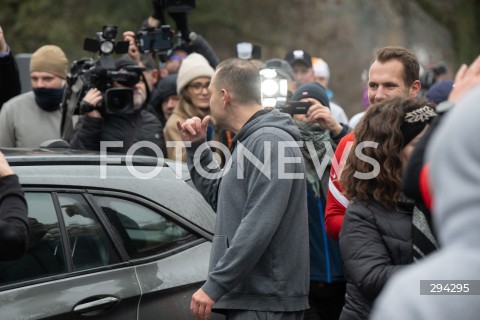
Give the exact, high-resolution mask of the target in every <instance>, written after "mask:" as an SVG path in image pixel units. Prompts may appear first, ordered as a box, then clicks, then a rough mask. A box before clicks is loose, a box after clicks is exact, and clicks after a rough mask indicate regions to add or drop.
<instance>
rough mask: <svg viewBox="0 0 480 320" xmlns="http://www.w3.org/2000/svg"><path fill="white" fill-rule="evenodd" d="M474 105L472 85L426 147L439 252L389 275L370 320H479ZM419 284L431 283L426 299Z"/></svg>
mask: <svg viewBox="0 0 480 320" xmlns="http://www.w3.org/2000/svg"><path fill="white" fill-rule="evenodd" d="M479 101H480V86H477V87H476V88H475V89H473V90H472V91H471V92H469V93H468V94H467V95H465V97H463V98H462V99H461V100H460V101H459V102H458V104H457V105H456V106H455V107H454V108H453V109H452V110H451V111H449V114H447V115H445V119H443V120H442V123H441V124H440V125H439V127H438V129H437V131H435V132H434V134H433V136H432V138H431V141H430V142H429V145H428V148H427V159H428V161H429V162H430V178H431V185H432V189H433V199H434V202H433V214H432V218H433V222H434V224H435V227H436V230H437V235H438V239H439V242H440V249H439V250H438V251H437V252H435V253H433V254H431V255H430V256H428V257H426V258H425V259H422V260H420V262H419V263H417V264H414V265H411V266H409V267H406V268H405V269H404V270H402V271H400V272H399V273H398V274H396V275H395V276H394V277H392V279H391V281H390V282H389V283H387V287H386V288H385V291H384V292H383V294H382V295H381V296H380V297H379V299H378V300H377V303H376V304H375V306H374V310H373V314H372V318H371V319H374V320H383V319H390V320H396V319H399V320H400V319H402V320H403V319H409V320H420V319H436V320H447V319H448V320H450V319H479V318H480V296H479V295H478V294H479V293H480V145H479V144H478V142H475V139H477V138H478V137H479V136H480V126H479V125H478V120H479V119H480V108H479ZM421 280H429V281H430V283H424V287H423V290H425V292H426V293H429V294H431V295H420V281H421ZM440 280H442V282H440ZM475 280H476V281H477V282H475ZM439 284H442V286H441V287H440V286H439ZM465 285H466V286H465ZM452 291H453V292H452ZM475 292H476V295H475V294H474V293H475Z"/></svg>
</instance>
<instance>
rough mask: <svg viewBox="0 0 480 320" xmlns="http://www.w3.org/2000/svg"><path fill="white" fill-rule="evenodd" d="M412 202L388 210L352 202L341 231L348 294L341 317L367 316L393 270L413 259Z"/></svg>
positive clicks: (358, 317)
mask: <svg viewBox="0 0 480 320" xmlns="http://www.w3.org/2000/svg"><path fill="white" fill-rule="evenodd" d="M412 212H413V205H408V204H405V203H402V204H399V205H398V206H397V208H395V209H387V208H385V207H383V206H382V205H380V204H379V203H376V202H373V201H372V202H369V203H368V204H367V205H365V204H363V203H360V202H353V203H350V205H349V206H348V208H347V211H346V213H345V218H344V221H343V226H342V230H341V231H340V250H341V253H342V258H343V262H344V267H345V278H346V281H347V294H346V296H345V306H344V307H343V311H342V315H341V317H340V319H341V320H346V319H368V316H369V313H370V310H371V308H372V304H373V301H374V300H375V298H376V297H377V296H378V294H379V293H380V291H381V290H382V288H383V286H384V285H385V283H386V281H387V280H388V279H389V278H390V276H391V275H392V273H394V272H396V271H398V270H399V269H400V268H402V266H404V265H406V264H409V263H411V262H412V261H413V257H412V254H413V253H412Z"/></svg>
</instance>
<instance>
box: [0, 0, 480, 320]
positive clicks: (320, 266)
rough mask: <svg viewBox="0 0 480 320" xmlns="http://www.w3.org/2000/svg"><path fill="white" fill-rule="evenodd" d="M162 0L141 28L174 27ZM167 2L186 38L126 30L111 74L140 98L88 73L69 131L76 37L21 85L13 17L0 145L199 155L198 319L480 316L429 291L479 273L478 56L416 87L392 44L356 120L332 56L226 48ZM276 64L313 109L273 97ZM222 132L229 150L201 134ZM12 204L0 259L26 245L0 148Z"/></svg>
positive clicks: (291, 95) (38, 54)
mask: <svg viewBox="0 0 480 320" xmlns="http://www.w3.org/2000/svg"><path fill="white" fill-rule="evenodd" d="M161 11H162V9H161V8H159V7H154V13H153V14H152V16H150V17H149V18H148V19H146V21H145V22H144V26H146V27H158V26H159V25H161V24H162V23H163V22H162V19H164V13H163V12H161ZM172 18H173V19H174V20H175V22H176V25H177V29H178V30H179V31H181V37H182V40H183V42H182V44H181V45H177V46H174V47H173V48H171V49H170V50H169V51H168V54H167V56H166V59H165V61H164V63H163V64H162V65H161V66H160V65H157V63H156V59H154V57H152V56H151V55H149V54H146V53H142V52H141V50H140V48H139V47H138V46H137V42H136V41H135V33H134V32H131V31H127V32H125V33H124V34H123V37H124V40H125V41H127V42H128V44H129V47H128V53H127V54H125V55H124V56H122V57H120V58H117V59H116V60H115V61H114V64H113V70H114V71H116V72H119V73H122V72H123V73H125V74H133V75H137V77H133V78H132V79H133V80H131V79H130V80H125V79H114V81H113V82H112V88H111V89H109V90H113V91H111V92H112V95H113V97H115V96H114V95H115V94H122V95H121V97H125V99H127V98H128V99H131V103H130V105H129V104H126V105H127V106H128V109H126V110H127V111H123V112H113V111H112V110H110V109H109V108H112V107H109V104H110V103H114V102H112V101H111V100H115V99H114V98H112V96H110V95H109V94H106V92H105V90H103V89H102V88H98V87H91V88H88V90H85V94H84V95H82V96H81V97H79V100H78V103H77V105H76V106H75V109H76V110H80V112H79V114H78V115H76V117H75V118H74V117H72V119H69V121H72V125H73V129H72V131H71V133H70V134H69V135H67V136H66V135H65V132H62V129H63V126H62V122H64V121H65V119H64V117H65V112H64V110H62V108H63V107H64V106H63V107H62V99H63V98H64V96H65V90H66V86H67V81H66V80H67V74H68V71H69V70H68V59H67V57H66V55H65V53H64V52H63V50H62V49H61V48H60V47H59V46H57V45H52V44H47V45H44V46H42V47H40V48H38V50H36V51H35V52H34V53H33V54H32V57H31V61H30V79H31V84H32V89H33V90H32V91H30V92H26V93H23V94H20V81H19V76H18V68H17V65H16V63H15V59H14V58H13V53H12V51H11V49H10V47H9V46H8V43H7V42H6V39H5V37H4V35H3V31H2V29H1V28H0V85H1V86H2V91H1V95H0V99H1V100H0V107H1V109H0V147H11V148H38V147H39V146H40V145H41V144H42V143H43V142H45V141H49V140H54V139H62V138H63V139H66V140H68V143H69V144H70V146H71V148H72V149H79V150H94V151H100V150H102V142H120V143H116V144H114V145H112V148H110V149H109V151H110V152H118V153H123V154H125V153H127V152H128V150H129V149H130V148H131V147H132V146H134V145H135V144H136V143H139V142H143V143H144V144H143V145H142V146H143V147H142V148H139V149H138V150H137V152H138V153H140V154H143V155H149V156H154V157H165V158H169V159H172V160H176V161H181V162H186V163H187V165H188V168H189V171H190V175H191V177H192V180H193V182H194V184H195V186H196V188H197V189H198V191H199V192H200V193H201V194H202V195H203V196H204V198H205V199H206V201H207V202H208V203H209V204H210V205H211V206H212V208H213V209H214V210H215V211H216V213H217V220H216V226H215V236H214V240H213V244H212V252H211V262H210V269H209V273H208V277H207V281H206V282H205V283H204V284H203V285H202V287H201V288H200V289H199V290H198V291H197V292H196V293H195V294H194V295H193V296H192V300H191V306H190V309H191V311H192V315H193V317H194V318H195V319H210V316H211V313H212V312H219V313H223V314H225V315H226V316H227V319H229V320H231V319H315V320H319V319H322V320H325V319H328V320H330V319H331V320H333V319H342V320H348V319H368V318H369V317H370V316H372V317H373V318H374V319H433V318H435V319H452V318H456V317H457V316H458V315H459V314H465V317H464V318H465V319H473V318H475V315H476V314H477V313H478V311H480V310H478V308H479V307H478V303H476V300H475V299H474V298H473V297H464V296H455V298H452V297H448V298H447V297H445V296H429V297H426V298H425V299H421V298H419V297H418V295H419V286H420V280H426V279H436V280H454V279H463V280H480V277H479V275H478V273H477V272H476V270H477V268H478V267H479V266H480V262H479V261H478V256H479V255H478V252H477V245H476V241H475V240H476V239H477V237H478V236H477V234H479V233H478V229H476V222H477V220H478V219H477V218H476V217H475V216H474V214H475V212H476V211H478V208H479V206H478V205H477V202H478V197H477V192H478V186H479V183H478V182H479V181H478V180H479V179H480V178H479V176H478V172H479V170H478V168H477V167H478V165H479V163H480V153H479V148H477V147H475V145H474V144H472V143H470V140H471V137H474V136H475V132H477V131H478V128H477V126H476V123H475V122H476V118H475V117H474V115H475V114H478V108H477V107H476V102H477V101H478V100H476V99H480V96H479V94H480V58H478V59H476V60H475V61H474V62H473V63H472V64H471V65H470V66H467V65H463V66H462V67H461V68H460V69H459V71H458V72H457V74H456V76H455V79H454V80H444V81H438V82H437V83H436V84H434V85H433V86H431V87H430V88H429V90H428V92H427V93H426V96H425V97H424V98H420V97H419V96H418V95H419V92H420V90H421V89H422V88H421V86H422V85H421V81H420V65H419V62H418V59H417V57H416V56H415V54H414V53H413V52H412V51H410V50H409V49H407V48H403V47H399V46H386V47H382V48H379V49H378V50H377V51H376V52H375V54H374V55H373V57H372V61H371V64H370V66H369V70H368V80H367V86H366V91H365V94H366V97H367V98H368V108H367V109H366V111H365V112H363V113H361V114H359V115H358V116H355V121H354V125H352V122H351V121H350V122H349V119H348V117H347V116H346V113H345V111H344V110H343V108H342V107H341V106H339V105H338V104H337V103H336V102H335V101H334V100H333V98H334V95H333V92H332V90H331V89H329V87H328V84H329V79H330V68H329V66H328V64H327V62H326V61H325V60H324V59H322V58H320V57H314V56H311V55H310V54H309V53H308V52H307V51H305V50H302V49H295V50H291V51H289V52H287V53H286V54H285V56H284V57H283V59H282V58H273V59H270V60H267V61H265V62H262V61H259V60H257V59H255V60H254V59H251V58H248V59H245V58H240V57H237V58H230V59H226V60H223V61H220V59H219V58H218V57H217V55H216V54H215V52H214V50H213V49H212V47H211V46H210V45H209V44H208V42H207V41H206V40H205V39H204V38H203V37H202V36H201V35H198V34H196V33H195V32H192V31H190V29H189V27H188V24H187V19H186V13H174V14H172ZM251 56H253V55H250V57H251ZM265 68H268V69H274V70H276V72H277V74H278V75H279V77H280V78H282V79H283V80H286V81H287V85H288V96H287V97H288V101H294V102H304V103H307V104H308V105H309V107H308V109H307V110H305V111H304V112H300V113H293V114H288V113H285V112H282V111H281V108H276V107H274V108H265V107H264V106H263V105H262V94H261V90H260V88H261V77H260V70H261V69H265ZM359 100H360V99H359ZM128 101H130V100H128ZM212 141H215V142H221V143H223V144H224V145H225V146H226V147H227V150H229V156H226V155H225V154H222V155H220V158H219V157H217V155H216V152H217V151H218V148H215V147H207V148H203V146H204V144H205V143H207V144H208V142H212ZM199 150H201V151H202V152H197V151H199ZM293 159H296V160H293ZM198 166H201V167H202V168H203V169H204V170H203V171H199V170H198ZM226 169H228V170H226ZM205 172H206V173H207V174H205ZM453 213H455V218H454V219H452V218H453ZM0 219H1V221H0V228H1V229H2V230H10V231H5V232H3V231H2V232H0V247H1V248H2V250H1V259H2V260H3V259H16V258H18V257H19V256H21V255H22V254H23V252H24V251H25V250H26V244H27V243H28V220H27V208H26V204H25V199H24V198H23V194H22V191H21V186H20V185H19V183H18V178H17V177H16V175H15V174H14V172H13V171H12V170H11V168H10V167H9V165H8V163H7V161H6V160H5V158H4V157H3V155H2V154H1V153H0ZM448 299H451V300H448Z"/></svg>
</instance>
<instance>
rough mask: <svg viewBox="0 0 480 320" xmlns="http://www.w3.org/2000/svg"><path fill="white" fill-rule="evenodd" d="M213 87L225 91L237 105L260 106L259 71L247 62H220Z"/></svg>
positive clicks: (228, 60)
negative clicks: (254, 104) (250, 104)
mask: <svg viewBox="0 0 480 320" xmlns="http://www.w3.org/2000/svg"><path fill="white" fill-rule="evenodd" d="M213 86H214V88H215V89H218V90H220V89H222V88H225V89H227V90H228V91H229V92H231V94H232V98H233V99H234V100H235V101H237V102H239V103H252V102H253V103H258V104H261V101H262V100H261V80H260V69H259V68H258V67H257V66H256V65H255V64H254V63H253V62H251V61H249V60H244V59H239V58H230V59H227V60H224V61H222V62H220V64H219V65H218V66H217V71H216V74H215V77H214V83H213Z"/></svg>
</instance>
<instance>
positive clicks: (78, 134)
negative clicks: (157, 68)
mask: <svg viewBox="0 0 480 320" xmlns="http://www.w3.org/2000/svg"><path fill="white" fill-rule="evenodd" d="M131 67H138V64H137V63H136V62H135V61H133V60H129V59H126V58H121V59H118V60H116V61H115V70H117V71H124V70H127V69H129V68H131ZM113 87H114V88H131V89H132V90H133V110H128V111H127V112H118V113H117V112H115V113H109V112H106V110H105V109H106V108H105V103H104V102H103V101H104V95H103V94H102V92H101V91H100V90H98V89H97V88H92V89H90V90H89V91H88V92H87V93H86V95H85V97H84V98H83V100H82V102H81V108H80V109H81V111H82V110H83V112H84V114H83V115H82V116H81V117H80V119H79V121H78V123H77V125H76V126H75V130H74V132H73V137H72V139H71V141H70V145H71V147H72V148H73V149H79V150H97V151H98V150H100V144H101V142H102V141H105V142H109V144H107V150H108V151H109V152H119V153H124V154H125V153H127V151H128V150H129V149H130V147H132V146H133V145H134V144H136V143H137V142H142V143H143V144H148V147H145V146H144V147H142V148H139V149H138V152H136V154H142V155H151V156H160V154H159V150H161V151H162V153H163V154H166V149H165V141H164V139H163V127H162V125H161V123H160V121H159V120H158V118H157V117H156V116H155V115H153V114H152V113H150V112H149V111H147V110H146V105H147V101H148V99H147V98H148V97H147V89H146V83H145V80H144V78H140V80H139V81H138V82H137V83H135V84H134V85H133V86H131V85H130V84H127V83H119V82H114V83H113ZM112 142H117V144H115V143H112ZM118 142H121V144H120V145H118Z"/></svg>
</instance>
